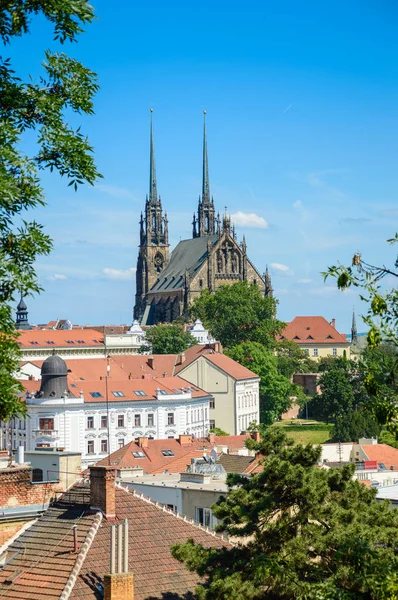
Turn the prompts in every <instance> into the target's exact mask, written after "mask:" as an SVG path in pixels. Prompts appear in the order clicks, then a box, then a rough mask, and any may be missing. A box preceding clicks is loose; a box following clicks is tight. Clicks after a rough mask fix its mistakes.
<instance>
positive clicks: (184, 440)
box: [178, 435, 192, 446]
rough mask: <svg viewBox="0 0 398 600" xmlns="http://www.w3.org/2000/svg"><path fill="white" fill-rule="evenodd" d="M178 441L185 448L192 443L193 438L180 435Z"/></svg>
mask: <svg viewBox="0 0 398 600" xmlns="http://www.w3.org/2000/svg"><path fill="white" fill-rule="evenodd" d="M178 441H179V442H180V444H181V446H184V445H185V444H190V443H191V442H192V437H191V436H190V435H180V436H178Z"/></svg>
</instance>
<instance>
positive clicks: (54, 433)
mask: <svg viewBox="0 0 398 600" xmlns="http://www.w3.org/2000/svg"><path fill="white" fill-rule="evenodd" d="M32 434H33V437H34V438H35V439H37V438H42V437H45V438H50V439H51V440H57V439H58V438H59V435H58V430H57V429H33V431H32Z"/></svg>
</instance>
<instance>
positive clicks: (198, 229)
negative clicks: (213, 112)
mask: <svg viewBox="0 0 398 600" xmlns="http://www.w3.org/2000/svg"><path fill="white" fill-rule="evenodd" d="M203 115H204V123H203V166H202V196H201V197H199V203H198V218H197V221H196V224H195V226H194V227H193V228H192V237H194V238H195V237H203V236H206V235H214V233H215V230H216V222H215V211H214V202H213V199H212V198H210V181H209V159H208V155H207V132H206V111H205V110H204V111H203Z"/></svg>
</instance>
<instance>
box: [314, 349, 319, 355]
mask: <svg viewBox="0 0 398 600" xmlns="http://www.w3.org/2000/svg"><path fill="white" fill-rule="evenodd" d="M314 356H318V348H314Z"/></svg>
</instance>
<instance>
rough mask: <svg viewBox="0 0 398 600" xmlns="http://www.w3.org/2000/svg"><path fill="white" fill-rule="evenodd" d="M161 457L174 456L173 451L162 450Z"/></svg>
mask: <svg viewBox="0 0 398 600" xmlns="http://www.w3.org/2000/svg"><path fill="white" fill-rule="evenodd" d="M171 439H173V438H171ZM162 454H163V456H174V452H173V450H162Z"/></svg>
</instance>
